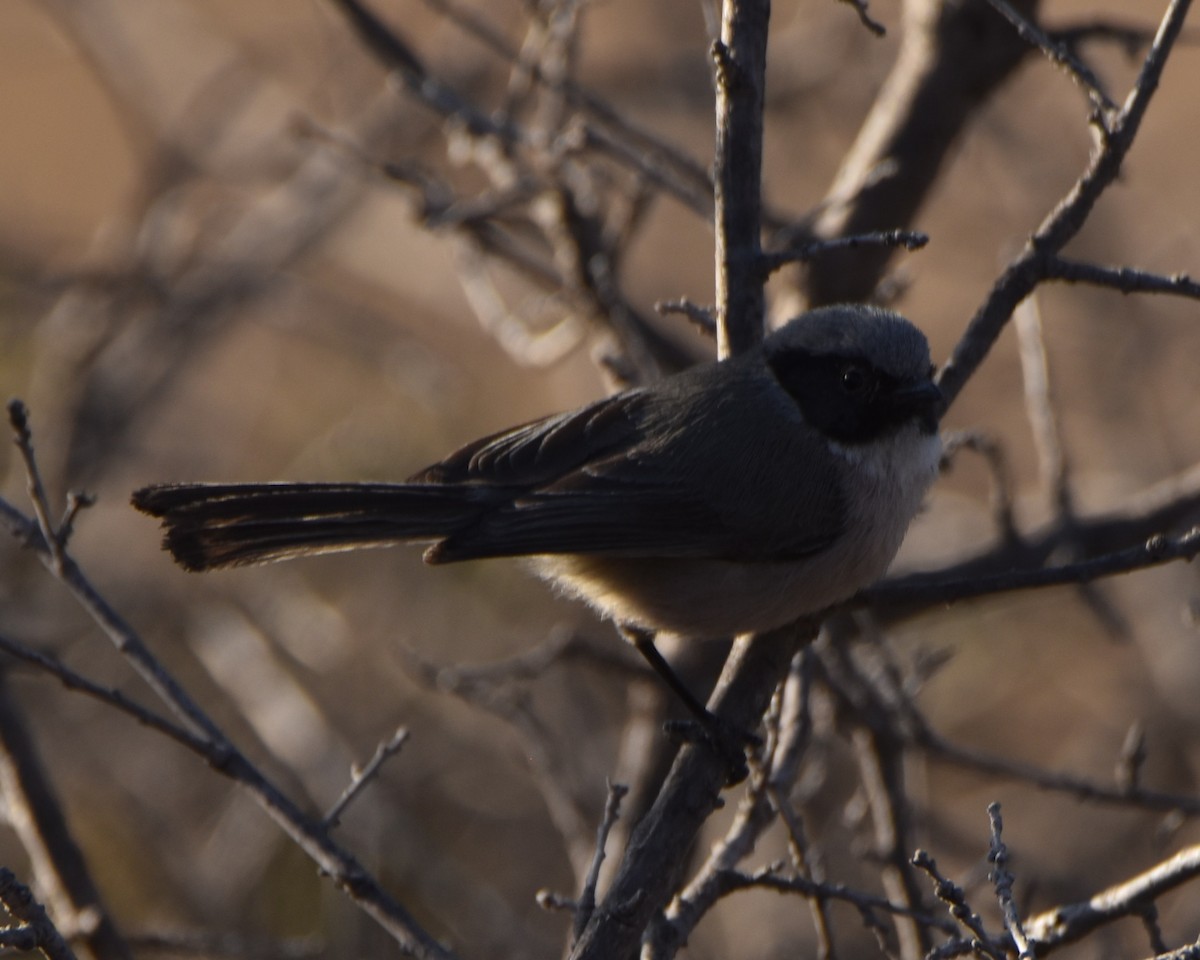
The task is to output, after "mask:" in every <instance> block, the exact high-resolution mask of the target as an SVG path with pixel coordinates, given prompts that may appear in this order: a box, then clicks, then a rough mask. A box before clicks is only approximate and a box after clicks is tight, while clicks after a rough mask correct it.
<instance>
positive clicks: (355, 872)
mask: <svg viewBox="0 0 1200 960" xmlns="http://www.w3.org/2000/svg"><path fill="white" fill-rule="evenodd" d="M31 449H32V447H31ZM14 513H15V514H16V517H15V518H14V517H13V514H14ZM0 515H3V517H4V519H5V521H6V523H8V525H9V526H10V528H12V529H14V532H16V533H17V534H18V535H19V536H21V539H22V540H23V542H24V543H25V544H26V546H28V547H29V548H30V549H32V550H34V551H35V552H36V553H37V555H38V557H39V559H40V560H41V561H42V562H43V564H44V565H45V566H46V567H47V568H48V569H49V570H50V571H51V572H52V573H54V575H55V576H56V578H57V579H58V580H59V582H60V583H62V584H63V585H64V586H65V587H66V588H67V590H68V591H69V592H70V593H71V594H72V595H73V596H74V597H75V599H76V601H77V602H78V603H79V604H80V605H81V606H82V607H83V609H84V610H85V611H86V612H87V613H88V614H89V615H90V616H91V617H92V619H93V620H94V621H95V622H96V623H97V624H98V625H99V626H100V627H101V629H102V630H103V631H104V633H105V634H106V635H107V636H108V637H109V638H110V639H111V640H112V642H113V643H114V644H115V646H116V647H117V649H118V651H119V652H120V653H121V654H122V655H123V656H124V657H125V659H126V661H127V662H128V663H129V664H130V665H131V666H132V667H133V669H134V670H135V672H137V673H138V674H139V676H141V677H142V678H143V680H144V681H145V682H146V683H147V684H148V685H149V686H150V688H151V689H152V690H153V691H154V692H155V693H156V694H157V695H158V696H159V697H160V698H161V699H162V700H163V702H164V703H166V705H167V706H168V707H170V708H171V710H172V711H173V712H174V713H175V714H176V715H177V716H179V717H180V718H181V719H182V720H183V721H184V722H185V723H186V724H187V725H188V726H189V727H191V728H193V731H194V733H193V736H192V737H190V738H189V739H188V740H187V741H184V740H181V739H179V738H178V737H177V738H176V740H177V742H181V743H185V745H186V746H188V747H189V748H191V749H193V750H194V751H195V752H196V753H197V754H198V755H199V756H201V757H203V758H204V759H205V760H206V761H207V762H208V763H209V765H210V766H212V767H213V769H215V770H217V771H218V772H219V773H221V774H222V775H224V776H226V777H228V778H229V779H231V780H233V781H234V782H235V783H237V784H238V785H239V786H240V787H241V788H242V789H244V790H246V791H247V793H249V794H250V796H251V797H252V798H253V799H254V800H255V801H256V802H257V803H258V804H259V806H260V807H261V808H262V809H263V810H264V811H265V812H266V813H267V814H268V815H269V816H270V817H271V818H272V819H273V820H274V821H275V822H276V823H277V824H278V825H279V826H280V827H281V828H282V829H283V831H284V832H285V833H286V834H287V835H288V836H289V837H290V838H291V839H292V840H293V841H294V842H295V843H296V845H297V846H298V847H300V848H301V849H302V850H303V851H304V852H305V853H306V854H308V856H309V857H311V858H312V859H313V860H314V861H315V862H316V863H317V864H318V865H319V866H320V867H321V869H322V870H323V871H324V872H325V873H326V874H327V875H329V876H330V878H331V879H332V880H333V881H334V882H335V883H336V884H337V885H338V886H339V887H341V888H342V889H343V890H345V891H346V892H347V893H348V894H349V895H350V897H351V898H352V899H353V900H354V902H355V903H356V904H357V905H358V906H359V908H360V909H362V910H363V911H364V912H365V913H366V914H367V915H368V916H370V917H371V918H372V919H374V920H375V921H376V922H377V923H378V924H379V925H380V926H381V927H382V928H383V929H384V930H386V931H387V932H388V933H389V934H390V935H391V936H392V937H393V938H394V939H395V940H396V942H397V943H398V944H399V945H400V947H401V948H402V949H404V950H406V951H408V952H409V953H411V954H412V955H414V956H417V957H420V958H424V960H452V958H453V956H454V954H453V953H452V952H451V951H449V950H448V949H446V948H445V947H443V946H442V945H441V944H440V943H438V942H437V940H435V939H434V938H433V937H432V936H431V935H430V934H429V933H428V932H426V931H425V930H424V928H423V927H422V926H421V925H420V924H419V923H417V922H416V920H415V918H414V917H413V916H412V915H411V914H410V913H409V912H408V911H407V910H406V909H405V908H404V907H403V906H402V905H401V904H400V903H399V901H397V900H396V899H395V898H393V897H392V896H391V894H389V893H387V891H385V890H384V889H383V888H382V887H381V886H380V885H379V882H378V881H377V880H376V879H375V878H374V877H373V876H372V875H371V874H370V873H369V872H368V871H367V870H366V869H365V868H364V867H363V866H362V865H361V864H360V863H359V862H358V860H357V859H356V858H355V857H354V856H353V855H352V854H351V853H350V852H349V851H347V850H345V849H344V848H342V847H341V846H340V845H338V844H337V843H335V842H334V841H333V839H332V838H331V837H330V835H329V833H328V831H327V830H325V829H323V828H322V827H321V825H320V823H319V822H317V821H314V820H313V818H312V817H310V816H308V815H307V814H306V813H305V812H304V811H303V810H301V809H300V807H298V806H297V805H296V804H295V803H294V802H293V801H292V800H291V798H289V797H288V796H287V795H286V794H285V793H284V792H283V791H282V790H280V789H279V788H278V787H277V786H276V785H275V784H274V783H273V782H272V781H271V780H269V779H268V778H267V777H266V776H265V775H264V774H263V773H262V771H261V770H259V769H258V768H257V767H256V766H255V765H254V764H253V763H251V762H250V760H249V759H248V758H247V757H246V756H245V755H244V754H242V753H241V752H240V751H239V750H238V749H237V747H235V746H234V744H233V742H232V741H231V740H229V739H228V737H226V736H225V734H224V733H223V732H222V730H221V729H220V727H219V726H218V725H217V724H216V723H215V722H214V721H213V720H212V719H211V718H210V717H209V716H208V714H206V713H205V712H204V711H203V710H202V709H201V708H200V707H199V705H198V704H197V703H196V702H195V701H194V700H193V699H192V697H191V696H190V695H189V694H188V693H187V692H186V691H185V690H184V689H183V687H182V686H181V685H180V684H179V682H178V681H177V680H176V679H175V678H174V677H173V676H172V675H171V674H170V673H169V672H168V671H167V669H166V668H165V667H164V666H163V664H162V663H160V662H159V661H158V659H157V658H156V657H155V656H154V655H153V654H152V653H151V652H150V649H149V648H148V647H147V646H146V644H145V642H144V641H143V640H142V638H141V636H140V635H139V634H138V633H137V632H136V631H135V630H134V629H133V627H132V626H130V625H129V623H128V622H126V621H125V619H124V618H123V617H121V616H120V614H118V613H117V611H116V610H115V609H114V608H113V607H112V606H111V605H110V604H109V603H108V601H107V600H105V599H104V597H103V596H102V595H101V594H100V593H99V591H97V590H96V588H95V587H94V586H93V585H92V584H91V582H90V581H89V580H88V579H87V577H86V576H85V575H84V573H83V571H82V569H81V568H80V567H79V565H78V564H77V563H76V562H75V560H74V558H73V557H72V556H71V555H70V554H69V553H68V552H67V551H66V550H63V549H61V547H60V548H59V549H58V551H57V552H56V553H55V552H52V549H51V547H50V546H48V544H47V542H42V539H41V538H38V539H34V537H33V536H31V535H30V532H29V531H30V527H31V526H33V524H32V521H30V520H29V519H28V518H24V517H21V515H20V514H19V512H16V511H13V510H12V508H11V507H9V506H8V504H6V503H4V502H3V501H0ZM43 536H44V535H43ZM51 540H52V537H51ZM89 692H91V691H89Z"/></svg>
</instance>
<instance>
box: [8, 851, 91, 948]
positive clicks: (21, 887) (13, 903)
mask: <svg viewBox="0 0 1200 960" xmlns="http://www.w3.org/2000/svg"><path fill="white" fill-rule="evenodd" d="M0 903H3V904H4V908H5V909H6V910H7V911H8V912H9V913H11V914H12V915H13V916H14V917H16V918H17V919H18V920H20V921H21V922H22V923H23V924H24V925H25V926H24V927H23V928H22V931H21V932H22V933H27V934H28V936H26V937H22V938H20V939H19V940H18V943H19V944H21V945H22V946H24V945H25V944H32V946H33V947H34V948H36V949H38V950H41V951H42V952H43V953H44V954H45V955H46V960H75V953H74V952H73V951H72V950H71V948H70V947H69V946H68V945H67V941H66V940H64V939H63V936H62V934H61V933H59V932H58V930H57V928H55V926H54V924H53V922H52V921H51V920H50V918H49V917H48V916H46V911H45V909H43V907H42V905H41V904H40V903H38V902H37V900H35V899H34V896H33V894H32V893H31V892H30V891H29V888H28V887H27V886H25V884H23V883H21V882H20V881H19V880H18V879H17V878H16V875H15V874H13V872H12V871H11V870H9V869H8V868H7V867H0Z"/></svg>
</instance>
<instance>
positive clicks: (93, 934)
mask: <svg viewBox="0 0 1200 960" xmlns="http://www.w3.org/2000/svg"><path fill="white" fill-rule="evenodd" d="M5 674H6V671H4V670H0V793H2V794H3V798H4V808H5V816H6V819H7V821H8V824H9V825H10V826H11V827H12V828H13V829H14V830H15V831H16V834H17V837H18V838H19V839H20V841H21V846H22V847H23V848H24V849H25V853H26V855H27V856H28V857H29V862H30V864H31V865H32V867H33V873H34V877H35V878H36V880H37V885H38V887H39V888H40V889H41V890H42V892H43V896H45V897H46V899H47V900H48V901H49V903H50V912H51V913H52V914H53V915H54V916H55V917H56V919H57V924H58V926H59V927H61V928H62V929H64V930H68V931H70V932H71V933H72V934H74V935H77V936H78V937H80V939H81V941H82V943H83V945H84V947H85V948H86V950H87V952H88V954H89V955H90V956H92V957H94V958H95V960H129V958H130V957H131V956H132V954H131V953H130V951H129V947H128V945H127V944H126V943H125V941H124V939H123V938H122V936H121V934H120V932H119V931H118V929H117V926H116V924H115V922H114V921H113V918H112V914H110V913H109V911H108V908H107V907H106V906H105V904H104V900H103V898H102V897H101V896H100V890H99V888H98V887H97V886H96V883H95V880H94V879H93V878H92V874H91V871H90V870H89V869H88V865H87V860H86V859H85V858H84V855H83V851H82V850H81V849H80V848H79V844H78V843H76V841H75V837H74V835H73V834H72V832H71V828H70V825H69V824H68V822H67V817H66V814H65V813H64V811H63V809H62V805H61V804H60V803H59V801H58V794H57V792H56V791H55V789H54V787H53V785H52V784H51V782H50V779H49V777H47V775H46V772H45V768H44V766H43V764H42V761H41V757H40V756H39V755H38V749H37V746H36V744H35V743H34V741H33V738H32V736H31V735H30V733H29V730H28V729H27V722H26V720H25V718H24V717H23V716H21V714H20V713H19V712H18V710H17V707H16V704H15V703H14V702H13V699H12V694H11V692H10V690H9V685H8V678H7V676H6V675H5ZM7 879H9V880H12V878H11V877H9V878H7ZM13 882H15V881H13ZM0 899H2V900H3V901H4V902H5V904H6V905H7V904H8V903H9V896H8V895H5V894H4V893H3V891H0ZM9 909H10V910H11V909H12V908H11V906H10V907H9ZM14 915H15V914H14ZM21 919H24V920H25V921H26V922H27V923H31V925H32V926H33V927H34V929H35V930H39V932H38V939H39V943H41V944H45V943H46V942H47V941H46V936H47V931H46V930H45V929H44V928H40V929H39V923H40V921H39V920H37V919H33V918H32V917H31V916H25V917H21ZM42 919H43V920H44V918H42ZM47 955H52V954H51V951H49V950H47Z"/></svg>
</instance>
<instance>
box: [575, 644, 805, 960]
mask: <svg viewBox="0 0 1200 960" xmlns="http://www.w3.org/2000/svg"><path fill="white" fill-rule="evenodd" d="M815 635H816V627H815V625H813V624H803V625H792V626H791V627H786V628H783V629H780V630H777V631H774V632H773V633H770V634H765V635H762V636H755V637H749V636H745V637H739V638H738V639H737V640H736V641H735V643H734V647H733V652H732V653H731V654H730V656H729V659H728V660H727V661H726V664H725V669H724V671H723V672H722V674H721V679H720V680H719V681H718V684H717V689H716V691H715V692H714V693H713V696H712V698H711V699H710V700H709V704H708V706H709V709H710V710H711V711H712V712H713V713H714V714H716V716H717V717H718V718H719V719H720V720H721V721H722V722H723V723H725V724H727V725H729V726H730V727H731V728H733V729H737V730H751V729H753V728H754V727H755V726H757V724H758V722H759V720H760V719H761V718H762V715H763V713H764V712H765V711H766V708H767V704H768V703H769V701H770V699H771V694H772V691H773V690H774V688H775V686H776V684H778V683H779V682H780V681H781V680H782V679H783V678H784V676H786V673H787V669H788V665H789V663H790V661H791V658H792V655H793V654H794V653H795V652H796V650H797V649H799V647H800V646H801V645H803V644H805V643H807V642H809V641H810V640H811V639H812V637H814V636H815ZM727 772H728V770H727V764H726V762H725V760H724V758H723V757H721V756H720V755H719V754H718V752H717V751H714V750H712V749H710V748H709V747H707V746H706V745H703V744H700V745H697V744H689V745H687V746H685V747H684V748H683V749H682V750H681V751H680V752H679V754H678V756H677V757H676V758H675V763H674V766H672V768H671V772H670V773H669V774H668V776H667V780H666V782H665V783H664V784H663V787H662V789H661V790H660V791H659V794H658V797H657V798H656V799H655V801H654V805H653V806H652V807H651V808H650V810H649V811H648V812H647V813H646V815H645V816H644V817H643V818H642V821H641V822H640V823H639V824H638V826H637V829H636V830H635V831H634V833H633V836H632V837H631V838H630V841H629V845H628V847H627V848H626V851H625V856H624V859H623V860H622V862H621V865H620V867H619V868H618V870H617V873H616V875H615V876H614V878H613V880H612V883H611V885H610V887H609V891H608V893H607V895H606V896H605V898H604V901H603V902H602V903H601V904H600V905H599V906H598V907H597V909H596V913H595V915H594V916H593V917H592V920H591V922H590V923H589V924H588V925H587V928H586V929H585V930H584V932H583V935H582V936H581V937H580V938H579V941H578V942H577V943H576V945H575V947H574V949H573V950H572V951H571V957H572V958H573V960H593V958H595V960H600V958H604V960H607V958H610V957H624V956H628V955H630V954H631V953H632V952H633V951H634V950H636V948H637V945H638V943H639V942H640V940H641V937H642V931H643V930H645V929H646V927H647V925H648V924H649V923H650V921H651V919H652V918H653V917H654V916H655V915H656V914H657V913H658V911H659V910H661V909H662V908H663V907H664V906H665V905H666V903H667V901H668V900H669V899H670V897H671V896H672V895H673V892H674V891H675V889H676V886H677V884H678V882H679V879H680V876H681V875H682V872H683V869H684V866H685V864H684V860H683V858H682V856H681V854H682V853H683V852H684V851H686V850H688V849H689V848H690V847H691V844H692V843H693V841H694V840H695V838H696V836H697V834H698V832H699V830H700V828H701V827H702V826H703V825H704V823H705V821H706V820H707V819H708V817H709V816H710V814H711V813H712V812H713V810H714V809H716V808H717V807H718V806H719V804H720V797H719V794H720V791H721V789H722V787H723V786H724V785H725V779H726V776H727Z"/></svg>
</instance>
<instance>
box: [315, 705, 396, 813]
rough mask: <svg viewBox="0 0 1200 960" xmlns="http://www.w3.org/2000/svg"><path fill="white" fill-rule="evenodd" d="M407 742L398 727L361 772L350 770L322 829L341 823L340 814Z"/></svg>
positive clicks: (357, 769)
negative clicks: (347, 781) (343, 788)
mask: <svg viewBox="0 0 1200 960" xmlns="http://www.w3.org/2000/svg"><path fill="white" fill-rule="evenodd" d="M407 740H408V728H407V727H398V728H397V729H396V732H395V733H393V734H392V735H391V737H390V738H389V739H388V740H385V741H383V742H382V743H380V744H379V746H378V747H376V748H375V753H374V754H373V755H372V756H371V759H370V760H368V761H367V765H366V766H365V767H363V768H362V769H361V770H360V769H359V768H358V767H353V768H352V769H351V771H350V782H349V783H348V784H347V785H346V789H345V790H343V791H342V795H341V796H340V797H338V798H337V801H336V802H335V803H334V805H333V806H332V807H330V808H329V812H328V813H326V814H325V816H324V817H322V818H321V826H322V827H324V828H325V829H327V830H328V829H331V828H333V827H336V826H337V825H338V823H340V822H341V818H342V814H343V813H345V812H346V808H347V807H349V806H350V804H351V803H353V802H354V800H355V798H356V797H358V795H359V794H361V793H362V792H363V790H364V789H365V788H366V786H367V785H368V784H369V783H370V782H371V780H372V779H374V778H375V777H376V776H378V775H379V771H380V770H382V769H383V765H384V763H386V762H387V760H388V758H389V757H394V756H395V755H396V754H398V753H399V752H400V750H401V748H403V746H404V744H405V742H407Z"/></svg>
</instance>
